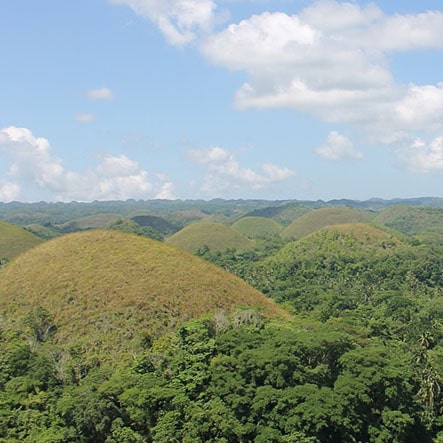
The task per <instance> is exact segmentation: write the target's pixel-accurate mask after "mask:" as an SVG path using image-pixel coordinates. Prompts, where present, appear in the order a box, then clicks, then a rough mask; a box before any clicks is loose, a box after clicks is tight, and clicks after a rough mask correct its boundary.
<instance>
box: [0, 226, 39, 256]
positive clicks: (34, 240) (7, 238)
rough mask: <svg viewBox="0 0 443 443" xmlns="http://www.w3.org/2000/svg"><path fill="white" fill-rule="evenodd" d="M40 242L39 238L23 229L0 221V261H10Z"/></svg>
mask: <svg viewBox="0 0 443 443" xmlns="http://www.w3.org/2000/svg"><path fill="white" fill-rule="evenodd" d="M41 242H42V240H41V239H40V238H38V237H37V236H36V235H34V234H31V233H30V232H28V231H25V230H24V229H23V228H19V227H18V226H14V225H12V224H10V223H6V222H3V221H0V259H8V260H10V259H11V258H14V257H16V256H17V255H19V254H21V253H22V252H24V251H27V250H28V249H31V248H32V247H34V246H36V245H38V244H40V243H41Z"/></svg>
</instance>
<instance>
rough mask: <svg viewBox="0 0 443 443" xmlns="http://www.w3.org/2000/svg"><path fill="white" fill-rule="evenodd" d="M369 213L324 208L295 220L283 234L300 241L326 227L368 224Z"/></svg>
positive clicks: (347, 209) (284, 236)
mask: <svg viewBox="0 0 443 443" xmlns="http://www.w3.org/2000/svg"><path fill="white" fill-rule="evenodd" d="M369 220H370V215H369V213H365V212H362V211H359V210H356V209H351V208H322V209H317V210H314V211H310V212H307V213H306V214H303V215H302V216H300V217H299V218H297V219H296V220H294V221H293V222H292V223H291V224H290V225H289V226H288V227H287V228H286V229H285V230H284V231H283V232H282V233H281V236H282V237H283V238H287V239H291V238H292V239H295V240H297V239H300V238H302V237H304V236H306V235H308V234H310V233H312V232H315V231H317V230H318V229H321V228H323V227H325V226H329V225H337V224H341V223H366V222H368V221H369Z"/></svg>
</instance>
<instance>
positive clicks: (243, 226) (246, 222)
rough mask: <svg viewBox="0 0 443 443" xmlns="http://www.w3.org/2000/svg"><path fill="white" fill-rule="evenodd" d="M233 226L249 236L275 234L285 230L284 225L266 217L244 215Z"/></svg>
mask: <svg viewBox="0 0 443 443" xmlns="http://www.w3.org/2000/svg"><path fill="white" fill-rule="evenodd" d="M231 227H232V229H235V230H236V231H238V232H240V234H243V235H244V236H246V237H248V238H256V237H265V236H269V235H275V234H279V233H280V232H281V231H282V230H283V226H281V225H280V224H278V223H277V222H276V221H274V220H272V219H270V218H265V217H243V218H241V219H240V220H238V221H236V222H235V223H234V224H233V225H232V226H231Z"/></svg>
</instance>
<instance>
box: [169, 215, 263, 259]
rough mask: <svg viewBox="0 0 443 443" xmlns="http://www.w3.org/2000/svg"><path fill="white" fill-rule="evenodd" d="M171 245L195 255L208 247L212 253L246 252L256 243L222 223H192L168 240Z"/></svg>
mask: <svg viewBox="0 0 443 443" xmlns="http://www.w3.org/2000/svg"><path fill="white" fill-rule="evenodd" d="M166 241H167V242H168V243H170V244H171V245H174V246H177V247H179V248H182V249H185V250H186V251H189V252H192V253H195V252H197V251H198V250H199V249H202V248H204V247H205V246H207V247H208V248H209V249H210V250H211V251H212V252H215V251H226V250H227V249H237V250H246V249H250V248H252V247H253V246H254V242H253V241H251V240H249V239H248V238H246V237H245V236H244V235H242V234H240V232H237V231H236V230H234V229H232V228H230V227H229V226H226V225H223V224H221V223H214V222H208V221H201V222H195V223H192V224H190V225H188V226H186V227H184V228H183V229H181V230H180V231H178V232H176V233H175V234H174V235H172V236H171V237H169V238H168V239H166Z"/></svg>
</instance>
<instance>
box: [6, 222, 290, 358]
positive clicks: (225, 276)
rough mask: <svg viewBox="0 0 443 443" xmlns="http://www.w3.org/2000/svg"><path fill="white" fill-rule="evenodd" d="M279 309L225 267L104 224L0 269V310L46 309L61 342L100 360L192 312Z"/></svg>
mask: <svg viewBox="0 0 443 443" xmlns="http://www.w3.org/2000/svg"><path fill="white" fill-rule="evenodd" d="M243 306H245V307H257V308H260V309H262V311H263V314H264V315H266V316H270V317H272V316H277V315H284V314H283V311H281V310H280V309H279V308H278V307H277V306H276V305H275V304H274V303H273V302H272V301H270V300H269V299H267V298H266V297H265V296H263V295H262V294H261V293H260V292H258V291H257V290H255V289H253V288H252V287H250V286H249V285H247V284H246V283H245V282H244V281H242V280H241V279H239V278H237V277H235V276H233V275H231V274H229V273H228V272H226V271H224V270H222V269H220V268H218V267H216V266H214V265H212V264H210V263H208V262H206V261H204V260H202V259H199V258H197V257H194V256H193V255H191V254H189V253H187V252H185V251H182V250H180V249H178V248H174V247H172V246H169V245H166V244H164V243H161V242H157V241H154V240H150V239H146V238H142V237H138V236H135V235H130V234H125V233H121V232H117V231H111V230H96V231H85V232H81V233H74V234H68V235H65V236H62V237H57V238H55V239H53V240H49V241H47V242H45V243H43V244H42V245H40V246H39V247H37V248H34V249H33V250H31V251H28V252H26V253H24V254H22V255H21V256H20V257H18V258H17V259H16V260H15V261H14V262H12V263H10V264H9V265H8V266H6V267H4V268H3V269H2V270H0V312H3V313H4V316H5V318H9V319H14V321H16V319H19V318H25V317H26V316H29V315H30V313H32V312H34V311H35V310H36V309H37V310H41V309H43V310H44V312H47V315H46V314H45V316H46V317H50V318H51V319H52V320H51V321H52V322H53V324H54V326H55V327H56V328H57V332H56V339H57V341H58V342H59V343H62V344H63V345H65V346H66V347H67V348H70V349H71V348H76V349H88V354H90V353H91V349H92V350H95V352H96V353H97V354H98V355H101V356H102V358H104V359H105V360H106V359H107V358H109V357H111V356H113V355H114V356H115V355H121V354H122V353H126V352H129V351H131V350H132V351H133V350H134V349H137V346H139V345H140V341H141V340H143V337H146V336H149V337H157V336H159V335H161V334H163V333H167V332H168V331H171V330H172V329H173V328H174V327H176V326H177V325H179V324H181V323H182V322H184V321H187V320H189V319H192V318H196V317H200V316H202V315H206V314H208V313H210V312H216V311H220V310H223V311H225V312H226V313H228V314H229V313H232V312H233V311H235V310H236V309H238V308H240V307H243ZM103 356H106V357H103Z"/></svg>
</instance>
